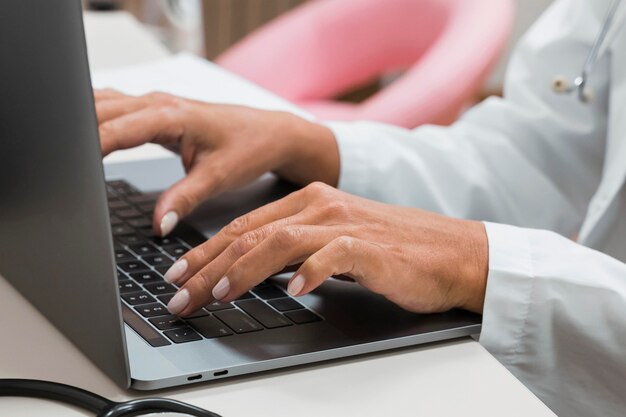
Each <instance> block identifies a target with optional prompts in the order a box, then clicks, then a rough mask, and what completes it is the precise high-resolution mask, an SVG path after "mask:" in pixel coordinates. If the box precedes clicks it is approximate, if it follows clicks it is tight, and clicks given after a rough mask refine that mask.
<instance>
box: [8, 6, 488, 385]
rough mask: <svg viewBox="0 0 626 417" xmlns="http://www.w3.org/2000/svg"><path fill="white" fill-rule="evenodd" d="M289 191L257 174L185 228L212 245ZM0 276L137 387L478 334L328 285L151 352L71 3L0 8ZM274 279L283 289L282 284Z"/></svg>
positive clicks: (461, 315) (460, 317) (462, 318)
mask: <svg viewBox="0 0 626 417" xmlns="http://www.w3.org/2000/svg"><path fill="white" fill-rule="evenodd" d="M291 190H292V189H291V188H290V187H289V186H288V185H285V184H282V183H280V182H279V181H277V180H276V179H274V178H269V177H265V178H263V179H262V180H260V181H257V182H256V183H255V184H253V185H251V186H249V187H246V188H244V189H242V190H239V191H237V192H232V193H228V194H225V195H223V196H221V197H219V198H216V199H214V200H212V201H210V202H208V203H207V204H205V205H204V206H203V207H202V208H201V210H199V211H198V212H197V213H195V214H194V216H192V219H190V221H191V223H192V224H194V226H195V227H197V228H200V229H201V230H202V231H203V232H204V233H205V235H206V236H210V235H211V234H213V233H215V232H216V231H217V230H219V228H220V227H221V226H223V225H225V224H226V223H227V222H228V221H230V220H231V219H233V218H234V217H236V216H237V215H239V214H242V213H245V212H246V211H248V210H250V209H251V208H254V207H258V206H260V205H261V204H264V203H265V202H268V201H271V200H272V199H275V198H279V197H280V196H282V195H284V194H285V193H287V192H290V191H291ZM0 274H2V275H3V276H4V277H5V278H6V279H8V280H9V281H10V282H11V283H12V285H13V286H14V287H16V288H17V289H18V290H19V291H20V292H21V293H22V294H23V295H24V296H25V297H26V298H27V299H28V300H29V301H30V302H31V303H32V304H33V305H34V306H35V307H36V308H37V309H39V311H41V313H42V314H43V315H44V316H45V317H47V318H48V320H50V322H51V323H52V324H54V325H55V326H56V327H57V328H58V329H59V330H60V331H62V332H63V333H64V334H65V335H66V336H67V337H68V338H69V339H71V340H72V341H73V343H74V344H75V345H76V346H77V347H79V348H80V349H81V350H82V351H83V352H84V353H85V354H86V355H87V356H88V357H89V358H90V359H91V360H92V361H93V362H94V363H95V364H96V365H98V366H99V367H100V369H102V371H103V372H105V373H106V374H107V375H109V376H110V377H111V378H112V379H113V380H114V381H115V382H116V383H117V384H119V385H120V386H121V387H125V388H127V387H132V388H135V389H140V390H150V389H158V388H163V387H169V386H175V385H182V384H188V383H193V382H199V381H209V380H215V379H221V378H225V377H230V376H235V375H243V374H250V373H255V372H260V371H266V370H271V369H277V368H284V367H289V366H294V365H300V364H306V363H313V362H318V361H323V360H328V359H334V358H341V357H348V356H353V355H358V354H364V353H368V352H375V351H381V350H386V349H393V348H399V347H404V346H409V345H416V344H421V343H428V342H434V341H440V340H445V339H450V338H456V337H462V336H467V335H470V334H475V333H478V332H479V331H480V317H479V316H477V315H474V314H470V313H466V312H462V311H452V312H449V313H445V314H437V315H417V314H411V313H408V312H406V311H404V310H402V309H400V308H398V307H396V306H395V305H393V304H391V303H390V302H388V301H386V300H385V299H384V298H382V297H379V296H376V295H373V294H371V293H369V292H367V291H365V290H363V289H361V288H360V287H359V286H358V285H356V284H354V283H348V282H341V281H334V280H330V281H328V282H327V283H325V284H324V285H323V286H322V287H321V288H320V289H319V290H317V291H315V292H314V293H313V294H310V295H307V296H304V297H301V298H298V299H297V300H298V301H299V302H300V303H301V304H302V305H303V306H304V307H305V308H306V309H307V310H309V311H311V312H313V313H314V314H315V315H316V316H317V317H319V320H318V321H315V322H311V323H306V324H296V323H291V324H292V325H289V326H285V327H279V328H263V330H260V331H254V332H247V333H241V334H238V333H237V332H235V331H233V332H232V333H233V334H231V335H229V336H228V337H216V338H202V340H199V341H195V342H190V343H180V344H177V343H169V344H167V345H165V346H160V347H153V346H151V345H150V344H149V343H147V342H146V339H145V338H144V337H141V336H140V335H139V334H138V333H137V332H136V331H135V330H133V328H131V326H129V325H125V324H124V321H123V315H122V311H125V312H127V311H128V310H129V306H128V305H126V306H125V305H124V303H122V302H121V301H120V293H119V291H120V290H119V286H118V279H117V274H116V260H115V257H114V243H113V238H112V233H111V225H110V222H109V210H108V206H107V194H106V187H105V179H104V173H103V167H102V160H101V155H100V147H99V139H98V124H97V120H96V115H95V110H94V102H93V95H92V90H91V82H90V77H89V67H88V62H87V54H86V46H85V40H84V32H83V25H82V11H81V5H80V1H79V0H57V1H49V0H3V1H2V2H0ZM271 281H272V282H273V283H274V285H276V286H277V287H278V288H282V289H283V290H284V288H285V278H284V277H275V278H271ZM285 297H287V296H286V294H285ZM262 301H263V302H264V303H266V301H264V300H262ZM124 309H125V310H124ZM131 310H132V309H131ZM124 316H125V317H126V314H124ZM136 317H138V316H132V317H130V320H136ZM128 319H129V318H128V317H127V320H128ZM25 331H28V330H27V329H25Z"/></svg>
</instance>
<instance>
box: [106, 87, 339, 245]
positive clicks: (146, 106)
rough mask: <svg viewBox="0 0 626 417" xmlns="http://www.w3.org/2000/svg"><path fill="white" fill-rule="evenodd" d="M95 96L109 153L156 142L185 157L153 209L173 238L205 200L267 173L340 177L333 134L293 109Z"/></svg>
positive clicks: (158, 96) (158, 224) (157, 225)
mask: <svg viewBox="0 0 626 417" xmlns="http://www.w3.org/2000/svg"><path fill="white" fill-rule="evenodd" d="M95 98H96V110H97V115H98V123H99V126H100V140H101V147H102V154H103V155H108V154H109V153H111V152H113V151H115V150H118V149H126V148H131V147H135V146H139V145H142V144H144V143H147V142H153V143H157V144H160V145H163V146H165V147H167V148H169V149H172V150H174V151H176V152H179V153H180V155H181V157H182V161H183V164H184V166H185V170H186V171H187V176H186V177H185V178H184V179H183V180H181V181H180V182H178V183H177V184H175V185H174V186H172V187H171V188H170V189H169V190H167V191H165V192H164V193H163V194H162V195H161V197H160V199H159V201H158V202H157V204H156V207H155V210H154V221H153V223H154V225H153V227H154V230H155V232H156V233H158V234H161V235H167V234H168V233H169V232H170V231H171V230H172V229H173V228H174V227H175V226H176V223H177V222H178V220H179V219H180V218H182V217H184V216H186V215H187V214H189V213H190V212H191V211H192V210H193V209H194V208H195V207H196V206H197V205H198V204H200V203H201V202H202V201H203V200H205V199H208V198H209V197H212V196H215V195H217V194H219V193H220V192H223V191H226V190H228V189H231V188H235V187H238V186H241V185H244V184H246V183H248V182H250V181H253V180H254V179H256V178H258V177H259V176H261V175H262V174H264V173H266V172H269V171H273V172H275V173H276V174H278V175H279V176H281V177H283V178H284V179H286V180H288V181H291V182H294V183H296V184H300V185H305V184H308V183H310V182H313V181H323V182H326V183H328V184H331V185H335V184H336V183H337V181H338V176H339V154H338V150H337V144H336V142H335V138H334V136H333V134H332V132H331V131H330V130H329V129H327V128H325V127H323V126H320V125H317V124H314V123H311V122H308V121H306V120H304V119H301V118H299V117H297V116H294V115H292V114H289V113H282V112H269V111H262V110H255V109H251V108H246V107H241V106H230V105H215V104H208V103H202V102H198V101H193V100H186V99H182V98H179V97H174V96H171V95H168V94H163V93H152V94H148V95H144V96H140V97H133V96H127V95H124V94H122V93H119V92H117V91H113V90H96V91H95Z"/></svg>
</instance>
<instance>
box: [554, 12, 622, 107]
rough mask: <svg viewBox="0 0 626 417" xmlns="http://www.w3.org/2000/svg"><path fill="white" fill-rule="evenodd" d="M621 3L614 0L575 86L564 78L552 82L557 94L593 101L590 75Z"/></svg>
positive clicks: (575, 81) (556, 78)
mask: <svg viewBox="0 0 626 417" xmlns="http://www.w3.org/2000/svg"><path fill="white" fill-rule="evenodd" d="M621 1H622V0H613V3H611V6H610V8H609V12H608V14H607V16H606V18H605V20H604V23H603V25H602V30H600V34H599V35H598V37H597V38H596V40H595V42H594V43H593V46H592V47H591V51H589V55H588V56H587V60H586V61H585V65H584V66H583V69H582V71H581V74H580V75H579V76H578V77H576V79H574V84H573V85H572V84H570V83H569V82H568V81H567V80H566V79H565V78H564V77H561V76H558V77H555V79H554V80H553V81H552V90H554V92H555V93H558V94H572V93H574V92H576V93H577V95H578V99H579V100H580V101H581V102H582V103H589V102H590V101H592V99H593V92H592V91H591V90H590V89H589V88H588V87H587V82H588V81H589V75H590V74H591V72H592V71H593V68H594V67H595V65H596V64H597V63H598V57H599V55H600V50H601V49H602V47H603V46H604V44H605V42H606V38H607V35H608V33H609V31H610V30H611V27H612V26H613V21H614V20H615V16H616V15H617V10H618V9H619V6H620V3H621Z"/></svg>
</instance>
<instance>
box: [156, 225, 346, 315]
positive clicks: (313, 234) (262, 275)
mask: <svg viewBox="0 0 626 417" xmlns="http://www.w3.org/2000/svg"><path fill="white" fill-rule="evenodd" d="M340 233H341V232H340V230H339V229H338V228H337V227H327V226H309V225H306V226H302V225H290V226H286V227H282V228H279V229H278V230H277V231H275V232H274V233H272V234H270V235H269V236H268V237H267V238H266V239H263V240H262V241H261V242H260V243H259V244H257V245H254V244H252V245H250V244H248V243H246V242H245V241H238V242H243V244H240V243H238V242H235V243H233V245H231V246H230V247H229V249H227V250H226V251H225V252H224V253H223V254H221V255H220V256H218V258H216V259H215V261H214V262H213V263H212V264H211V265H207V267H205V268H204V269H203V270H201V271H200V272H199V273H198V274H196V275H195V276H193V277H192V278H191V279H190V280H189V281H187V283H185V285H184V286H183V287H182V288H181V290H180V291H187V294H188V299H187V301H188V304H187V305H186V306H182V305H180V304H177V301H178V300H174V299H172V301H173V303H172V306H171V308H172V310H173V311H174V312H175V311H176V310H177V308H181V307H183V309H182V310H180V313H179V314H181V315H183V316H184V315H186V314H191V313H193V312H194V311H196V310H197V309H199V308H200V307H202V306H203V305H207V304H209V303H211V302H212V301H213V300H220V301H222V302H230V301H232V300H235V299H236V298H237V297H239V296H240V295H242V294H243V293H244V292H246V291H248V290H249V289H250V288H252V287H254V286H255V285H256V284H258V283H260V282H262V281H263V280H265V279H266V278H267V277H269V276H271V275H273V274H275V273H276V272H278V271H280V270H281V269H282V268H283V267H284V266H285V265H287V264H289V263H291V262H293V261H294V260H297V259H302V258H306V257H307V256H309V255H310V254H312V253H315V252H316V251H318V250H319V249H320V248H322V247H324V245H326V244H327V243H328V242H330V241H332V240H333V239H334V238H335V237H336V236H338V235H339V234H340ZM168 307H170V306H168Z"/></svg>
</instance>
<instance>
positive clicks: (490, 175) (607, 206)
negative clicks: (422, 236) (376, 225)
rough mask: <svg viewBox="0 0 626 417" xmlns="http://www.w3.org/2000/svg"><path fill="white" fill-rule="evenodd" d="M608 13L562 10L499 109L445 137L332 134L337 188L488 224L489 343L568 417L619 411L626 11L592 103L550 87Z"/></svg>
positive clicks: (590, 8) (534, 43) (625, 282)
mask: <svg viewBox="0 0 626 417" xmlns="http://www.w3.org/2000/svg"><path fill="white" fill-rule="evenodd" d="M609 3H610V0H559V1H557V2H556V3H555V4H554V5H553V6H552V7H551V8H550V9H549V10H548V11H547V12H546V13H545V15H544V16H542V17H541V19H540V20H539V21H538V22H537V24H536V25H535V26H534V27H533V28H532V29H531V30H530V31H529V33H528V34H527V35H526V36H525V37H524V38H523V40H522V41H521V43H520V44H519V46H518V48H517V51H516V53H515V54H514V57H513V58H512V61H511V64H510V68H509V72H508V76H507V81H506V86H505V98H504V99H490V100H487V101H486V102H485V103H483V104H481V105H479V106H477V107H476V108H474V109H473V110H471V111H469V112H468V113H467V114H466V115H465V116H464V117H463V118H462V119H461V120H460V121H459V122H457V123H456V124H454V125H453V126H451V127H448V128H441V127H432V126H426V127H420V128H418V129H416V130H414V131H408V130H405V129H401V128H397V127H392V126H386V125H383V124H378V123H371V122H357V123H342V122H330V123H328V126H329V127H331V129H332V130H333V131H334V133H335V136H336V138H337V141H338V145H339V150H340V155H341V177H340V184H339V187H340V188H341V189H343V190H345V191H348V192H351V193H354V194H358V195H362V196H366V197H369V198H372V199H376V200H381V201H385V202H388V203H394V204H401V205H409V206H415V207H421V208H425V209H428V210H432V211H436V212H441V213H445V214H448V215H451V216H456V217H462V218H473V219H480V220H483V221H485V222H487V223H486V226H487V234H488V239H489V257H490V259H489V277H488V283H487V296H486V301H485V308H484V319H483V320H484V323H483V330H482V334H481V337H480V342H481V343H482V344H483V345H484V346H485V347H486V348H487V349H488V350H489V351H490V352H491V353H492V354H493V355H495V356H496V357H497V358H498V359H499V360H500V361H501V362H502V363H503V364H504V365H505V366H506V367H507V368H508V369H509V370H511V371H512V372H513V373H514V374H515V375H516V376H517V377H518V378H519V379H520V380H522V381H523V382H524V383H525V384H526V385H527V386H528V387H529V388H530V389H531V390H532V391H533V392H534V393H535V394H536V395H537V396H538V397H540V398H541V399H542V400H543V401H544V402H545V403H546V404H547V405H548V406H549V407H551V408H552V409H553V410H554V411H555V412H556V413H557V414H559V415H562V416H585V417H586V416H622V417H623V416H626V264H624V262H625V261H626V191H625V190H624V189H623V188H624V182H625V177H626V30H621V28H623V27H624V26H626V25H625V24H624V13H620V14H619V15H618V17H617V20H616V22H615V24H614V27H613V29H612V31H611V32H610V34H609V43H610V46H609V47H608V48H606V47H605V48H604V49H605V50H604V51H603V52H602V56H601V58H600V60H599V62H598V64H597V65H596V67H595V69H594V71H593V73H592V74H591V80H590V85H591V87H592V88H593V90H594V96H595V99H594V101H593V102H592V103H591V104H583V103H581V102H579V101H578V99H577V98H576V97H575V96H574V95H560V96H559V95H556V94H555V93H554V92H553V91H552V90H551V82H552V81H553V79H554V77H555V76H557V75H563V76H566V78H567V79H568V80H573V79H574V78H576V77H577V76H578V75H579V74H580V72H581V68H582V66H583V63H584V61H585V59H586V57H587V54H588V53H589V50H590V48H591V45H592V44H593V41H594V40H595V38H596V37H597V35H598V33H599V31H600V28H601V25H602V22H603V20H604V17H605V15H606V12H607V10H608V7H609ZM624 9H626V2H624V4H622V6H621V9H620V10H621V11H622V12H624ZM476 53H480V51H476ZM444 82H445V85H446V86H447V87H446V88H454V80H444ZM421 88H423V89H428V88H442V86H436V85H435V86H421ZM541 229H542V230H541ZM574 239H575V240H576V241H577V243H575V241H574Z"/></svg>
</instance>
